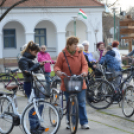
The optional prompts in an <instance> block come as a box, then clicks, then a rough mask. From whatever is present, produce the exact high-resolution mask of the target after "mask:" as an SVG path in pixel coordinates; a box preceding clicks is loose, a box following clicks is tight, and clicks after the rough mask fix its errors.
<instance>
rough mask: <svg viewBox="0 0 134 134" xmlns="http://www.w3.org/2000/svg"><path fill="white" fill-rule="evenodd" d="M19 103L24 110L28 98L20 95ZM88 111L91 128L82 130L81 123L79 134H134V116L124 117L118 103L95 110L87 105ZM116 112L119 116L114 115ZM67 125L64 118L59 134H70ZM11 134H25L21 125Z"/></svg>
mask: <svg viewBox="0 0 134 134" xmlns="http://www.w3.org/2000/svg"><path fill="white" fill-rule="evenodd" d="M18 104H19V111H20V112H22V111H23V109H24V107H25V106H26V104H27V99H26V98H25V97H22V96H18ZM87 113H88V120H89V125H90V129H89V130H82V129H81V128H80V125H79V128H78V131H77V134H134V118H133V117H132V118H131V119H130V120H131V121H130V120H127V119H126V118H124V117H123V115H122V113H121V109H120V108H119V107H118V105H112V106H111V107H110V108H109V109H107V110H101V111H98V110H94V109H92V108H90V107H89V106H88V105H87ZM109 114H110V115H109ZM115 114H116V115H117V116H114V115H115ZM120 117H122V118H120ZM65 127H66V122H65V118H63V119H62V122H61V126H60V129H59V131H58V134H70V131H69V130H66V129H65ZM11 134H23V132H22V131H21V130H20V128H19V127H15V128H14V129H13V131H12V132H11Z"/></svg>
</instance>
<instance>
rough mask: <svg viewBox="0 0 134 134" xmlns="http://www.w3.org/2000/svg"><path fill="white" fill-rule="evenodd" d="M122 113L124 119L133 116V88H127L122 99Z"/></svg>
mask: <svg viewBox="0 0 134 134" xmlns="http://www.w3.org/2000/svg"><path fill="white" fill-rule="evenodd" d="M122 113H123V114H124V115H125V116H126V117H131V116H132V115H133V114H134V88H133V87H132V86H129V87H127V89H126V91H125V94H124V96H123V99H122Z"/></svg>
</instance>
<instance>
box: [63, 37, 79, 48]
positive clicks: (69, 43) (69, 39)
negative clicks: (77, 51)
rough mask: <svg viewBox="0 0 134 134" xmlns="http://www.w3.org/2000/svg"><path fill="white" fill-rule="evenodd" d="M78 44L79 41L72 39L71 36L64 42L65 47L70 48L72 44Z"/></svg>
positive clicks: (75, 38)
mask: <svg viewBox="0 0 134 134" xmlns="http://www.w3.org/2000/svg"><path fill="white" fill-rule="evenodd" d="M78 42H79V39H78V38H77V37H74V36H71V37H69V38H68V39H67V42H66V47H67V46H68V45H69V46H71V45H72V44H75V43H78Z"/></svg>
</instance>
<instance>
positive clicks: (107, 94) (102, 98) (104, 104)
mask: <svg viewBox="0 0 134 134" xmlns="http://www.w3.org/2000/svg"><path fill="white" fill-rule="evenodd" d="M113 95H114V88H113V87H112V85H111V84H110V83H108V82H107V81H105V80H102V79H95V80H93V81H92V82H90V84H89V85H88V89H87V93H86V100H87V103H88V104H89V105H90V106H91V107H92V108H94V109H106V108H108V107H109V106H110V105H111V104H112V102H113Z"/></svg>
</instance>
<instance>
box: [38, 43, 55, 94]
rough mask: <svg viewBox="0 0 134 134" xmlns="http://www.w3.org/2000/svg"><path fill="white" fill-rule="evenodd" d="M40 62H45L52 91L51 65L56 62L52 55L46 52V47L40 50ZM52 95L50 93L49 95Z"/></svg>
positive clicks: (46, 74)
mask: <svg viewBox="0 0 134 134" xmlns="http://www.w3.org/2000/svg"><path fill="white" fill-rule="evenodd" d="M38 62H45V63H46V64H45V65H44V70H45V78H46V82H47V85H48V88H49V89H50V82H51V80H50V73H51V64H55V61H54V60H52V59H51V57H50V54H49V53H48V52H46V46H45V45H42V46H41V48H40V52H39V53H38ZM49 94H50V93H49Z"/></svg>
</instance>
